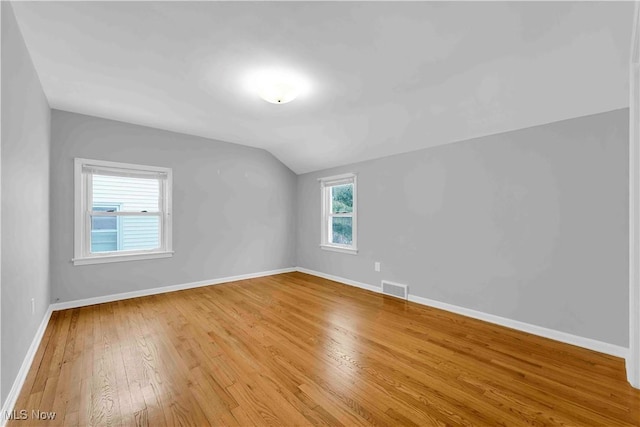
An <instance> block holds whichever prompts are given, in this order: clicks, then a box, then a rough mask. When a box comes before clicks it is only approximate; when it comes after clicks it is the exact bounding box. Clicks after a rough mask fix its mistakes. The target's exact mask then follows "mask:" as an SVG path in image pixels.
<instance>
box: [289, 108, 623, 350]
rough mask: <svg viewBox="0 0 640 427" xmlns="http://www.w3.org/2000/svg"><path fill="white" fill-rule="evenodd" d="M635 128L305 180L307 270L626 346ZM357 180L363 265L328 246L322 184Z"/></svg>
mask: <svg viewBox="0 0 640 427" xmlns="http://www.w3.org/2000/svg"><path fill="white" fill-rule="evenodd" d="M628 114H629V110H628V109H621V110H616V111H612V112H607V113H603V114H597V115H593V116H586V117H581V118H577V119H572V120H566V121H562V122H556V123H552V124H548V125H542V126H537V127H532V128H528V129H522V130H517V131H513V132H508V133H504V134H499V135H493V136H488V137H483V138H477V139H473V140H468V141H463V142H458V143H454V144H448V145H443V146H438V147H434V148H429V149H425V150H421V151H416V152H412V153H407V154H402V155H397V156H392V157H386V158H382V159H378V160H373V161H367V162H363V163H357V164H353V165H349V166H344V167H339V168H334V169H331V170H325V171H321V172H314V173H310V174H305V175H301V176H299V178H298V243H297V253H298V258H297V263H298V266H300V267H305V268H308V269H312V270H316V271H320V272H324V273H328V274H333V275H336V276H341V277H344V278H348V279H351V280H356V281H360V282H364V283H367V284H370V285H375V286H380V280H381V279H387V280H391V281H395V282H399V283H405V284H408V285H409V287H410V293H412V294H414V295H417V296H421V297H425V298H431V299H434V300H438V301H442V302H446V303H450V304H455V305H458V306H462V307H467V308H470V309H474V310H479V311H482V312H486V313H491V314H494V315H498V316H503V317H507V318H510V319H515V320H519V321H522V322H527V323H531V324H534V325H539V326H543V327H547V328H551V329H556V330H559V331H564V332H568V333H571V334H575V335H579V336H583V337H587V338H592V339H596V340H600V341H604V342H608V343H612V344H617V345H620V346H627V345H628V330H629V329H628V328H629V325H628V313H629V308H628V306H629V303H628V295H629V287H628V169H629V168H628V153H627V150H628V137H629V135H628V128H629V126H628V125H629V118H628ZM346 172H356V173H358V212H359V217H358V226H359V230H358V244H359V249H360V252H359V254H358V255H355V256H354V255H349V254H343V253H335V252H328V251H323V250H321V249H320V248H319V246H318V245H319V242H320V187H319V183H318V182H317V178H319V177H323V176H331V175H335V174H339V173H346ZM374 261H380V262H381V263H382V271H381V272H380V273H376V272H374V269H373V263H374Z"/></svg>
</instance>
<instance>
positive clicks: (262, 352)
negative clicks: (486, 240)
mask: <svg viewBox="0 0 640 427" xmlns="http://www.w3.org/2000/svg"><path fill="white" fill-rule="evenodd" d="M17 402H18V403H17V405H16V409H26V410H28V411H29V413H30V412H31V410H32V409H33V410H40V411H55V412H56V413H57V414H56V418H55V419H54V420H52V421H46V420H35V419H30V420H29V421H30V422H29V423H23V422H22V421H18V420H10V421H9V423H8V425H9V426H20V425H30V426H31V425H34V426H53V425H64V426H83V427H84V426H121V425H122V426H154V427H155V426H207V425H212V426H247V425H265V426H269V425H271V426H282V425H286V426H288V425H291V426H294V425H301V426H302V425H304V426H307V425H309V426H311V425H313V426H354V425H367V426H397V425H402V426H417V425H420V426H423V425H429V426H449V425H460V426H476V425H482V426H484V425H486V426H494V425H505V426H519V425H533V426H543V425H544V426H562V425H576V426H640V391H639V390H635V389H633V388H631V387H630V386H629V385H628V384H627V383H626V376H625V372H624V361H623V360H621V359H618V358H615V357H612V356H608V355H604V354H600V353H596V352H593V351H589V350H586V349H582V348H579V347H575V346H571V345H567V344H562V343H559V342H555V341H552V340H549V339H546V338H542V337H537V336H533V335H530V334H527V333H523V332H519V331H516V330H513V329H508V328H504V327H501V326H496V325H492V324H489V323H486V322H482V321H479V320H476V319H470V318H466V317H463V316H459V315H456V314H452V313H448V312H445V311H442V310H438V309H434V308H431V307H424V306H420V305H418V304H414V303H410V302H407V301H402V300H398V299H394V298H391V297H387V296H383V295H380V294H376V293H372V292H368V291H364V290H362V289H357V288H353V287H349V286H345V285H342V284H338V283H336V282H332V281H329V280H325V279H321V278H318V277H314V276H309V275H306V274H302V273H286V274H280V275H276V276H270V277H263V278H258V279H249V280H242V281H238V282H233V283H227V284H221V285H216V286H209V287H202V288H195V289H190V290H185V291H179V292H172V293H167V294H160V295H153V296H148V297H142V298H136V299H130V300H124V301H117V302H113V303H107V304H100V305H95V306H90V307H82V308H77V309H70V310H65V311H60V312H54V313H53V315H52V317H51V321H50V323H49V325H48V326H47V329H46V331H45V334H44V337H43V340H42V342H41V345H40V348H39V349H38V351H37V353H36V356H35V358H34V363H33V366H32V367H31V369H30V371H29V373H28V375H27V379H26V381H25V385H24V387H23V390H22V391H21V393H20V396H19V397H18V401H17Z"/></svg>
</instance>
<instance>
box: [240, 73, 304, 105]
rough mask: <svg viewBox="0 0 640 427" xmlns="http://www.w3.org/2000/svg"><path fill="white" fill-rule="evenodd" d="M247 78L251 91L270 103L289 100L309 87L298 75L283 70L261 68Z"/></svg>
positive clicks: (283, 102)
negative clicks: (261, 69)
mask: <svg viewBox="0 0 640 427" xmlns="http://www.w3.org/2000/svg"><path fill="white" fill-rule="evenodd" d="M249 80H250V86H251V89H252V91H253V92H254V93H257V94H258V96H260V98H262V99H264V100H265V101H267V102H270V103H272V104H286V103H287V102H291V101H293V100H294V99H296V98H297V97H298V96H299V95H301V94H303V93H306V92H307V90H308V87H309V85H308V83H307V82H306V80H305V79H304V78H302V77H301V76H300V75H297V74H295V73H292V72H290V71H284V70H263V71H260V72H257V73H255V74H254V75H252V76H251V77H250V78H249Z"/></svg>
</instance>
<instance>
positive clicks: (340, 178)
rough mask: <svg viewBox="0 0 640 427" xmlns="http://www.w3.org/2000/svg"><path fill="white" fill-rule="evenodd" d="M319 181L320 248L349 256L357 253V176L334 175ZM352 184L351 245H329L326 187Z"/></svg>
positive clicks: (327, 193) (348, 174)
mask: <svg viewBox="0 0 640 427" xmlns="http://www.w3.org/2000/svg"><path fill="white" fill-rule="evenodd" d="M318 181H320V197H321V199H320V203H321V212H320V214H321V219H320V222H321V224H320V248H321V249H323V250H326V251H333V252H341V253H346V254H351V255H356V254H357V253H358V176H357V175H356V174H355V173H346V174H342V175H334V176H329V177H325V178H319V179H318ZM351 183H353V212H352V213H351V217H352V225H351V230H352V233H353V236H352V244H351V245H339V244H335V243H329V228H328V227H329V223H328V215H329V212H328V209H329V205H330V200H329V197H330V196H329V192H328V191H325V189H326V188H327V187H332V186H335V185H340V184H351Z"/></svg>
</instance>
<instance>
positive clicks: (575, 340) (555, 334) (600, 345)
mask: <svg viewBox="0 0 640 427" xmlns="http://www.w3.org/2000/svg"><path fill="white" fill-rule="evenodd" d="M296 270H297V271H299V272H301V273H306V274H310V275H312V276H317V277H322V278H323V279H328V280H333V281H334V282H339V283H343V284H345V285H350V286H355V287H358V288H361V289H366V290H368V291H372V292H378V293H381V292H382V288H381V287H379V286H372V285H368V284H366V283H361V282H356V281H354V280H350V279H345V278H342V277H338V276H333V275H331V274H326V273H322V272H319V271H314V270H309V269H307V268H302V267H297V268H296ZM409 301H411V302H415V303H418V304H421V305H426V306H429V307H434V308H439V309H441V310H446V311H450V312H452V313H456V314H461V315H463V316H467V317H471V318H474V319H478V320H483V321H485V322H489V323H494V324H496V325H500V326H505V327H507V328H511V329H516V330H518V331H522V332H527V333H529V334H533V335H538V336H541V337H544V338H549V339H552V340H555V341H560V342H563V343H566V344H571V345H575V346H578V347H584V348H587V349H589V350H593V351H597V352H599V353H604V354H609V355H611V356H616V357H621V358H624V359H626V358H627V356H628V354H629V349H628V348H626V347H621V346H618V345H615V344H609V343H606V342H602V341H597V340H593V339H591V338H585V337H581V336H578V335H573V334H569V333H566V332H561V331H557V330H555V329H549V328H545V327H542V326H537V325H532V324H530V323H525V322H520V321H518V320H513V319H509V318H506V317H501V316H496V315H494V314H489V313H484V312H482V311H477V310H472V309H470V308H465V307H460V306H457V305H453V304H448V303H445V302H440V301H436V300H432V299H429V298H424V297H420V296H417V295H412V294H411V293H409Z"/></svg>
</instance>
